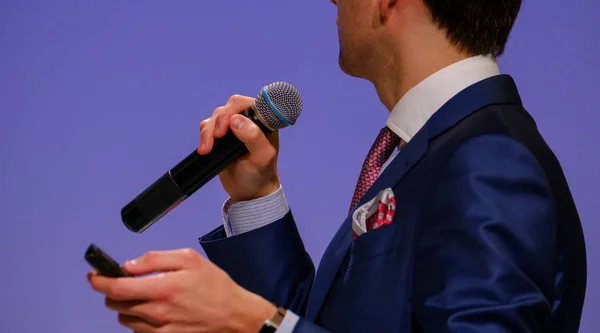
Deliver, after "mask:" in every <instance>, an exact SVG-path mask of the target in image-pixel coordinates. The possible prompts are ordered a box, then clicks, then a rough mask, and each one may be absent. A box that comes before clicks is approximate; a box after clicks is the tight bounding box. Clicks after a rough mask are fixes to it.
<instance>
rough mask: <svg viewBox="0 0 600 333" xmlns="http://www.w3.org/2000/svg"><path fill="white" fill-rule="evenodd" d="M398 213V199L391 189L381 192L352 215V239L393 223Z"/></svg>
mask: <svg viewBox="0 0 600 333" xmlns="http://www.w3.org/2000/svg"><path fill="white" fill-rule="evenodd" d="M395 213H396V197H395V196H394V191H392V189H391V188H389V187H388V188H386V189H384V190H382V191H381V192H379V193H378V194H377V195H376V196H375V197H374V198H373V199H371V200H369V201H368V202H366V203H365V204H364V205H362V206H360V207H358V208H357V209H356V210H355V211H354V213H353V214H352V237H353V238H357V237H359V236H360V235H362V234H365V233H367V232H369V231H371V230H373V229H377V228H381V227H382V226H384V225H386V224H390V223H392V221H393V220H394V214H395Z"/></svg>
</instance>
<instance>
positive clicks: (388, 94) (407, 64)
mask: <svg viewBox="0 0 600 333" xmlns="http://www.w3.org/2000/svg"><path fill="white" fill-rule="evenodd" d="M415 44H416V46H415V47H412V48H411V47H405V48H403V49H404V52H403V51H402V50H398V52H396V53H395V54H394V55H392V56H390V57H389V58H388V60H387V61H386V63H387V64H386V65H385V66H383V68H385V70H384V71H382V72H381V73H379V77H377V78H376V79H374V80H371V81H372V82H373V84H374V85H375V89H376V90H377V94H378V95H379V99H380V100H381V102H382V103H383V104H384V105H385V106H386V107H387V109H388V110H390V111H391V110H392V109H393V108H394V106H395V105H396V104H397V103H398V101H399V100H400V99H401V98H402V96H404V94H406V92H407V91H409V90H410V89H412V88H413V87H414V86H416V85H417V84H418V83H419V82H421V81H423V80H425V79H426V78H427V77H429V76H430V75H432V74H433V73H435V72H437V71H439V70H441V69H443V68H445V67H447V66H450V65H452V64H454V63H456V62H459V61H461V60H464V59H467V58H469V55H468V54H465V53H462V52H460V51H458V50H457V49H456V48H455V47H453V46H451V45H449V44H447V43H444V42H441V41H440V43H435V41H433V42H432V43H423V42H419V43H415ZM427 44H429V45H427ZM435 45H438V47H437V48H436V47H435ZM419 48H420V49H421V50H420V52H419Z"/></svg>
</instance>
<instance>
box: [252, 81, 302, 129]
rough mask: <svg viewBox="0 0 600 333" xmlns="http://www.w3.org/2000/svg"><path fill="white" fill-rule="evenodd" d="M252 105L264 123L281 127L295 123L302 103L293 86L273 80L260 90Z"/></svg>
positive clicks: (276, 127)
mask: <svg viewBox="0 0 600 333" xmlns="http://www.w3.org/2000/svg"><path fill="white" fill-rule="evenodd" d="M265 95H266V96H265ZM254 106H255V109H256V112H257V113H258V114H259V115H260V117H261V118H262V119H263V120H264V121H265V123H266V125H268V126H269V127H271V128H273V129H281V128H284V127H287V126H290V125H293V124H295V123H296V120H297V119H298V117H299V116H300V113H301V112H302V106H303V103H302V97H301V96H300V93H299V92H298V90H297V89H296V88H295V87H294V86H292V85H291V84H289V83H286V82H274V83H271V84H269V85H267V86H265V87H264V88H263V89H262V90H261V92H260V93H259V94H258V96H257V97H256V101H255V102H254Z"/></svg>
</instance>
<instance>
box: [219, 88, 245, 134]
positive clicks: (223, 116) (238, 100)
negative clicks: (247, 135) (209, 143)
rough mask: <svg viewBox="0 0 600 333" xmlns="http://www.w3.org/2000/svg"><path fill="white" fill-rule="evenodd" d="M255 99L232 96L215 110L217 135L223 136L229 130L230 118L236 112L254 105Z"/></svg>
mask: <svg viewBox="0 0 600 333" xmlns="http://www.w3.org/2000/svg"><path fill="white" fill-rule="evenodd" d="M254 100H255V99H254V98H251V97H247V96H241V95H233V96H231V97H230V98H229V100H228V101H227V104H225V106H224V107H222V108H220V109H219V110H218V111H217V112H215V114H214V116H213V118H214V119H215V129H214V135H215V137H216V138H221V137H223V136H224V135H225V134H226V133H227V131H229V122H230V118H231V117H232V116H233V115H235V114H238V113H242V112H244V111H245V110H246V109H248V108H249V107H251V106H252V105H254Z"/></svg>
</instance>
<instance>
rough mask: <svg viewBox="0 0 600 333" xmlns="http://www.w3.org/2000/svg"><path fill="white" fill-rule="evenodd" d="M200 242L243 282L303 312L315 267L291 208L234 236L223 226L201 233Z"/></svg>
mask: <svg viewBox="0 0 600 333" xmlns="http://www.w3.org/2000/svg"><path fill="white" fill-rule="evenodd" d="M200 245H201V246H202V247H203V249H204V251H205V252H206V255H207V256H208V258H209V259H210V260H211V261H212V262H213V263H215V264H216V265H217V266H219V267H221V269H223V270H224V271H225V272H227V273H228V274H229V275H230V276H231V278H232V279H233V280H234V281H236V283H238V284H239V285H240V286H242V287H243V288H245V289H247V290H249V291H251V292H253V293H256V294H258V295H260V296H262V297H264V298H265V299H267V300H268V301H270V302H272V303H273V304H275V305H276V306H281V307H284V308H286V309H288V310H291V311H293V312H294V313H296V314H298V315H304V311H305V309H306V303H307V300H308V295H309V293H310V290H311V287H312V283H313V279H314V275H315V269H314V265H313V262H312V260H311V259H310V256H309V255H308V253H307V252H306V250H305V248H304V244H303V242H302V239H301V238H300V234H299V233H298V229H297V227H296V223H295V222H294V218H293V216H292V212H291V211H289V212H287V214H285V216H284V217H283V218H281V219H279V220H277V221H274V222H272V223H269V224H267V225H265V226H262V227H260V228H257V229H253V230H250V231H247V232H244V233H242V234H239V235H234V236H231V237H227V235H226V234H225V231H224V228H223V226H221V227H219V228H217V229H215V230H214V231H212V232H211V233H209V234H207V235H205V236H203V237H201V238H200Z"/></svg>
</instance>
